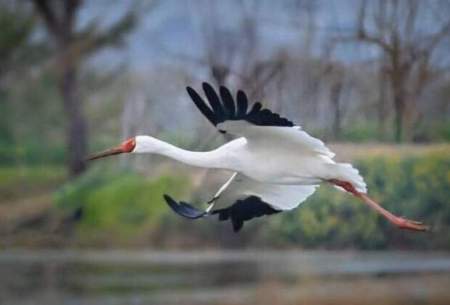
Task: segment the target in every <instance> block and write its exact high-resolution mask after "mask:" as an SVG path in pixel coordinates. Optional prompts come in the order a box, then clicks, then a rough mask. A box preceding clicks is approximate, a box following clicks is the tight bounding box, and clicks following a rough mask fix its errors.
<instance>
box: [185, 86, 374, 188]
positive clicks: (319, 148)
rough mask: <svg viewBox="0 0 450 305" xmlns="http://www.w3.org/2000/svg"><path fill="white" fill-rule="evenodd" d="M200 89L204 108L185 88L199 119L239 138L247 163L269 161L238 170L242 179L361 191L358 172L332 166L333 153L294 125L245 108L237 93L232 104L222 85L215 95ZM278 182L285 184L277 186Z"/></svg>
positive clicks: (267, 112)
mask: <svg viewBox="0 0 450 305" xmlns="http://www.w3.org/2000/svg"><path fill="white" fill-rule="evenodd" d="M203 90H204V91H205V96H206V98H207V100H208V103H209V105H208V104H207V103H206V102H205V101H204V100H203V98H202V97H200V95H199V94H198V93H197V92H196V91H195V90H193V89H192V88H190V87H188V88H187V91H188V93H189V96H190V97H191V99H192V101H193V102H194V104H195V105H196V106H197V108H198V109H199V110H200V111H201V112H202V113H203V115H205V117H206V118H207V119H208V120H209V121H210V122H211V123H212V124H214V126H216V127H217V128H218V129H219V131H220V132H223V133H230V134H233V135H236V136H240V137H244V138H245V139H246V140H247V151H249V152H251V154H250V156H249V159H250V161H251V162H253V164H254V163H256V162H258V164H264V163H263V162H265V163H267V162H269V164H271V165H272V166H268V167H267V168H268V169H267V170H266V169H265V168H261V167H260V168H255V167H251V168H247V169H243V172H244V173H245V174H246V175H247V176H249V177H252V178H253V179H258V178H259V177H264V179H265V180H266V181H271V179H270V178H274V180H276V181H277V182H279V183H297V184H308V183H312V184H313V183H319V182H320V181H324V180H332V179H337V180H343V181H347V182H350V183H352V184H353V186H354V187H355V188H356V189H357V190H358V191H359V192H363V193H365V192H366V184H365V183H364V180H363V178H362V177H361V176H360V175H359V172H358V170H357V169H355V168H354V167H352V166H351V165H350V164H345V163H336V162H334V161H333V160H332V158H333V157H334V153H332V152H331V151H330V150H329V149H328V148H327V147H326V146H325V144H324V143H323V142H322V141H320V140H319V139H316V138H314V137H312V136H310V135H309V134H307V133H306V132H305V131H303V130H302V129H301V127H300V126H296V125H294V123H292V122H291V121H289V120H288V119H286V118H283V117H280V115H278V114H276V113H273V112H272V111H270V110H269V109H264V108H262V105H261V104H260V103H254V104H253V105H252V107H251V108H250V109H249V107H248V99H247V96H246V95H245V93H244V92H243V91H241V90H239V91H238V92H237V94H236V99H234V98H233V96H232V94H231V93H230V91H229V90H228V89H227V88H225V87H223V86H222V87H220V89H219V94H218V93H216V91H215V90H214V88H213V87H212V86H211V85H209V84H207V83H203ZM238 157H241V156H238ZM255 157H256V159H257V160H256V159H255ZM251 162H249V163H250V164H252V163H251ZM283 178H284V179H285V180H283V181H282V179H283ZM261 180H263V179H261Z"/></svg>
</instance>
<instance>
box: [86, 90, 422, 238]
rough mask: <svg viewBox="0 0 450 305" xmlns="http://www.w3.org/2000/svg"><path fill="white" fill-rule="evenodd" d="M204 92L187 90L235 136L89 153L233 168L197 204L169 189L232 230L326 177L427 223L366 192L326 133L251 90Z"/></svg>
mask: <svg viewBox="0 0 450 305" xmlns="http://www.w3.org/2000/svg"><path fill="white" fill-rule="evenodd" d="M203 90H204V91H205V96H206V99H207V100H208V102H209V105H208V104H207V103H205V101H204V99H203V98H202V97H201V96H200V95H199V94H198V93H197V92H196V91H195V90H194V89H192V88H190V87H187V92H188V94H189V96H190V97H191V99H192V101H193V102H194V104H195V105H196V106H197V108H198V109H199V110H200V111H201V113H202V114H203V115H204V116H205V117H206V118H207V119H208V120H209V121H210V122H211V123H212V124H213V125H214V126H215V127H216V128H217V129H218V130H219V132H221V133H226V134H230V135H233V136H235V137H237V138H236V139H235V140H232V141H230V142H228V143H226V144H224V145H222V146H220V147H219V148H217V149H214V150H212V151H208V152H194V151H187V150H184V149H181V148H178V147H175V146H173V145H171V144H169V143H166V142H163V141H161V140H158V139H155V138H153V137H151V136H147V135H139V136H136V137H133V138H130V139H128V140H126V141H125V142H123V143H122V144H121V145H119V146H117V147H114V148H111V149H108V150H106V151H103V152H101V153H98V154H96V155H93V156H92V157H90V158H89V159H90V160H94V159H98V158H102V157H106V156H110V155H116V154H121V153H138V154H139V153H153V154H159V155H163V156H167V157H169V158H172V159H175V160H178V161H180V162H183V163H186V164H189V165H192V166H198V167H205V168H216V169H224V170H228V171H231V172H232V173H233V174H232V175H231V177H230V178H229V179H228V180H227V181H226V182H225V184H224V185H222V186H221V187H220V188H219V190H218V191H217V193H216V194H215V195H214V196H213V197H212V199H211V200H210V201H209V202H208V204H209V207H208V208H207V209H206V210H204V211H203V210H199V209H197V208H195V207H193V206H192V205H191V204H189V203H186V202H183V201H181V202H177V201H175V200H174V199H172V198H171V197H170V196H169V195H164V198H165V200H166V201H167V203H168V205H169V206H170V207H171V208H172V209H173V211H175V212H176V213H177V214H179V215H181V216H184V217H186V218H190V219H198V218H202V217H207V216H211V215H216V214H217V215H218V217H219V220H221V221H223V220H231V223H232V225H233V229H234V231H239V230H240V229H241V228H242V226H243V224H244V222H245V221H247V220H250V219H252V218H255V217H260V216H263V215H270V214H275V213H278V212H283V211H288V210H292V209H294V208H296V207H297V206H298V205H299V204H300V203H301V202H303V201H304V200H305V199H306V198H308V197H309V196H310V195H312V194H313V193H314V191H315V190H316V188H317V187H318V186H319V184H321V183H329V184H331V185H334V186H335V187H337V188H338V189H340V190H342V191H345V192H348V193H350V194H352V195H354V196H356V197H357V198H359V199H361V200H362V201H363V202H364V203H366V204H367V205H369V206H370V207H371V208H372V209H374V210H375V211H376V212H378V213H379V214H380V215H382V216H383V217H385V218H386V219H387V220H388V221H390V222H391V223H393V224H394V225H396V226H397V227H399V228H401V229H408V230H414V231H426V230H427V229H428V227H427V226H425V225H423V224H422V223H421V222H418V221H412V220H409V219H406V218H403V217H398V216H396V215H393V214H392V213H390V212H389V211H387V210H385V209H384V208H383V207H381V206H380V205H379V204H378V203H376V202H375V201H374V200H372V199H371V198H369V197H368V195H367V194H366V193H367V189H366V184H365V182H364V180H363V178H362V177H361V176H360V174H359V172H358V170H357V169H355V168H354V167H353V166H352V165H350V164H348V163H336V162H335V161H334V160H333V157H334V153H332V152H331V151H330V150H329V149H328V148H327V147H326V146H325V145H324V143H323V142H322V141H320V140H318V139H316V138H314V137H312V136H310V135H309V134H307V133H306V132H305V131H303V130H302V129H301V127H300V126H296V125H294V124H293V123H292V122H291V121H289V120H287V119H285V118H282V117H280V116H279V115H278V114H276V113H273V112H271V111H270V110H269V109H264V108H263V107H262V105H261V104H260V103H258V102H257V103H254V104H253V106H252V107H251V109H250V110H248V100H247V96H246V94H245V93H244V92H243V91H241V90H239V91H238V92H237V95H236V101H235V99H234V98H233V96H232V94H231V93H230V91H229V90H228V89H227V88H225V87H223V86H221V87H220V89H219V93H217V92H216V91H215V90H214V88H213V87H212V86H211V85H209V84H208V83H203Z"/></svg>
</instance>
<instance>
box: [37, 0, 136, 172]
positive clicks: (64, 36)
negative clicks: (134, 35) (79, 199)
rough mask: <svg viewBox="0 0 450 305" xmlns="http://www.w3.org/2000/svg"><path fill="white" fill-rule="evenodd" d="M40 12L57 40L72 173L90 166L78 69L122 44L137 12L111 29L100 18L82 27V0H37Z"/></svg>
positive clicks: (130, 14) (122, 19) (61, 93)
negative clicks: (91, 57)
mask: <svg viewBox="0 0 450 305" xmlns="http://www.w3.org/2000/svg"><path fill="white" fill-rule="evenodd" d="M33 3H34V6H35V8H36V11H37V12H38V13H39V15H40V16H41V18H42V19H43V20H44V22H45V27H46V29H47V31H48V33H49V35H50V37H51V38H52V40H53V42H54V48H55V49H54V54H55V57H56V64H57V70H58V84H59V91H60V95H61V97H62V100H63V106H64V107H63V109H64V112H65V115H66V120H67V127H66V128H67V135H66V137H67V155H68V166H69V173H70V174H71V175H72V176H75V175H78V174H80V173H82V172H83V171H84V170H85V168H86V163H85V156H86V152H87V143H88V140H87V134H88V133H87V122H86V118H85V115H84V112H83V102H82V99H81V98H80V95H79V88H78V87H79V80H78V77H79V75H78V70H79V68H80V65H81V64H82V62H83V60H85V58H86V57H87V56H89V55H91V54H92V53H95V52H98V51H99V50H101V49H103V48H105V47H109V46H118V45H120V44H121V43H123V41H124V37H125V36H126V35H127V34H128V33H129V32H130V31H131V30H132V29H133V28H134V26H135V24H136V13H135V12H134V11H133V10H130V11H129V12H126V13H125V14H124V15H123V16H122V17H121V18H120V19H118V20H117V21H116V22H115V23H114V24H112V25H111V26H110V27H109V28H106V29H99V27H98V26H97V20H96V18H93V19H92V20H90V21H89V22H87V23H86V25H85V26H84V27H80V26H79V23H78V22H77V21H78V20H77V14H78V12H79V10H80V7H81V5H82V3H83V1H81V0H64V1H52V0H33Z"/></svg>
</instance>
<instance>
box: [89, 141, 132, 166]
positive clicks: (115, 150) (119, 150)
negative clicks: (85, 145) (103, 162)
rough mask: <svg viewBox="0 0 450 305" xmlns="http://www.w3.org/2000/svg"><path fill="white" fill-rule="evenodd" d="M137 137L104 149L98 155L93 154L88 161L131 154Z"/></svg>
mask: <svg viewBox="0 0 450 305" xmlns="http://www.w3.org/2000/svg"><path fill="white" fill-rule="evenodd" d="M136 140H137V137H133V138H129V139H128V140H125V141H123V142H122V143H121V144H120V145H118V146H115V147H112V148H109V149H106V150H104V151H101V152H99V153H95V154H93V155H91V156H89V157H88V160H89V161H91V160H96V159H100V158H104V157H108V156H113V155H119V154H123V153H132V152H134V151H135V150H136V144H137V141H136Z"/></svg>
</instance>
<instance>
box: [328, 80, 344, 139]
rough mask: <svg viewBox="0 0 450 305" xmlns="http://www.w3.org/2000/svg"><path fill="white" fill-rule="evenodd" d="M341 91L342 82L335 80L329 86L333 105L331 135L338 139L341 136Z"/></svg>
mask: <svg viewBox="0 0 450 305" xmlns="http://www.w3.org/2000/svg"><path fill="white" fill-rule="evenodd" d="M341 91H342V82H341V81H340V80H337V81H336V82H335V83H334V84H333V85H332V87H331V96H330V97H331V103H332V105H333V110H334V111H333V114H334V117H333V137H334V139H335V140H339V138H340V137H341V103H340V101H341Z"/></svg>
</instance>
